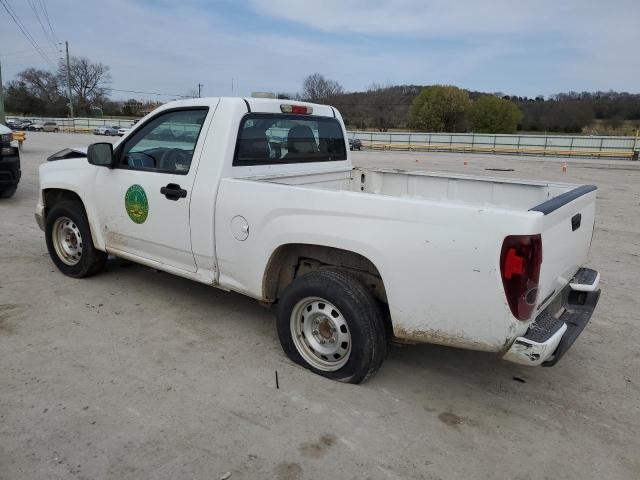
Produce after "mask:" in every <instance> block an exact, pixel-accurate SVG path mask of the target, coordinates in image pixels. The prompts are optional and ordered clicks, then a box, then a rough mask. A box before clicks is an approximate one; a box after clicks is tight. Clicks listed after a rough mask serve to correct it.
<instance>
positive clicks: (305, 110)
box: [280, 104, 313, 115]
mask: <svg viewBox="0 0 640 480" xmlns="http://www.w3.org/2000/svg"><path fill="white" fill-rule="evenodd" d="M280 111H281V112H282V113H295V114H301V115H311V114H312V113H313V107H307V106H305V105H286V104H283V105H280Z"/></svg>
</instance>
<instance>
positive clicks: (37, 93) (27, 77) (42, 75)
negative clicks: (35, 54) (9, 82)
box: [16, 68, 60, 103]
mask: <svg viewBox="0 0 640 480" xmlns="http://www.w3.org/2000/svg"><path fill="white" fill-rule="evenodd" d="M16 77H17V78H18V80H19V81H20V82H24V84H25V86H26V88H27V90H28V91H29V93H30V94H31V95H33V96H34V97H36V98H38V99H40V100H42V101H44V102H49V103H56V102H57V101H58V100H59V99H60V84H59V83H58V79H57V77H56V76H55V75H54V74H53V73H51V72H47V71H46V70H38V69H37V68H27V69H26V70H23V71H22V72H20V73H18V74H17V75H16Z"/></svg>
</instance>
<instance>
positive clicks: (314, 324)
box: [290, 297, 351, 372]
mask: <svg viewBox="0 0 640 480" xmlns="http://www.w3.org/2000/svg"><path fill="white" fill-rule="evenodd" d="M290 327H291V338H292V339H293V343H294V344H295V346H296V349H297V350H298V353H299V354H300V355H301V356H302V358H304V360H305V361H306V362H307V363H309V364H310V365H311V366H313V367H314V368H316V369H318V370H322V371H324V372H332V371H335V370H339V369H340V368H342V367H343V366H344V365H345V364H346V363H347V362H348V361H349V356H350V354H351V332H350V330H349V325H347V321H346V319H345V318H344V316H343V315H342V313H341V312H340V310H338V308H336V306H335V305H333V304H332V303H331V302H328V301H327V300H325V299H323V298H319V297H307V298H303V299H302V300H300V301H299V302H298V303H297V304H296V305H295V307H293V310H292V311H291V319H290Z"/></svg>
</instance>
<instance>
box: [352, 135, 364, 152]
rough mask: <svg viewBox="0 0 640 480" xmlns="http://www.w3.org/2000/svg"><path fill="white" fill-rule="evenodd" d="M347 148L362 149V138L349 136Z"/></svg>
mask: <svg viewBox="0 0 640 480" xmlns="http://www.w3.org/2000/svg"><path fill="white" fill-rule="evenodd" d="M349 150H362V140H360V139H359V138H350V139H349Z"/></svg>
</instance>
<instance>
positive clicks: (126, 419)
mask: <svg viewBox="0 0 640 480" xmlns="http://www.w3.org/2000/svg"><path fill="white" fill-rule="evenodd" d="M27 137H28V138H27V142H26V144H25V148H24V152H23V155H22V159H23V180H22V182H21V183H20V187H19V189H18V192H17V193H16V195H15V197H14V198H12V199H10V200H2V201H0V225H1V226H2V228H0V478H1V479H20V480H26V479H71V478H74V479H76V478H77V479H114V480H115V479H117V480H125V479H132V480H134V479H135V480H139V479H146V478H153V479H219V478H227V477H228V474H231V478H232V479H236V478H237V479H271V478H274V479H315V478H335V479H362V478H370V479H400V478H402V479H404V478H408V479H456V478H487V479H499V478H509V479H520V480H525V479H543V478H549V479H554V480H555V479H575V478H580V479H592V478H593V479H602V478H606V479H610V480H613V479H634V478H640V455H639V454H638V453H639V452H640V434H639V433H638V432H640V350H639V345H640V324H639V323H638V310H639V303H638V294H637V292H638V289H639V286H640V282H639V280H638V274H639V273H640V257H639V255H640V215H639V214H638V211H639V207H640V163H638V162H625V161H614V160H610V161H604V160H603V161H598V160H589V161H587V160H584V161H581V160H573V159H572V160H569V161H568V163H569V165H568V172H567V173H562V171H561V164H562V162H563V161H564V160H562V159H539V158H532V157H529V158H521V157H502V156H491V155H473V154H464V155H463V154H459V155H458V154H435V153H434V154H424V153H421V154H410V153H382V152H355V154H354V155H353V157H354V162H355V163H356V164H357V165H362V166H372V167H377V166H385V167H389V166H393V167H398V168H419V169H425V170H439V171H455V172H463V171H464V172H470V173H477V174H481V175H493V176H510V177H523V178H535V179H547V180H566V181H570V182H578V183H594V184H596V185H598V187H599V192H598V218H597V229H596V232H595V236H594V240H593V246H592V251H591V261H590V265H592V266H594V267H595V268H597V269H599V270H600V272H601V273H602V291H603V294H602V299H601V301H600V304H599V306H598V309H597V311H596V313H595V315H594V317H593V319H592V321H591V323H590V324H589V326H588V327H587V329H586V330H585V332H584V333H583V335H582V336H581V338H580V339H579V340H578V342H577V343H576V344H575V345H574V346H573V348H572V349H571V350H570V351H569V353H568V354H567V355H566V356H565V357H564V358H563V359H562V361H561V362H560V363H559V364H558V365H557V366H555V367H553V368H526V367H520V366H517V365H513V364H509V363H506V362H504V361H501V360H500V359H499V358H496V357H494V356H492V355H488V354H483V353H476V352H470V351H462V350H456V349H450V348H444V347H438V346H429V345H421V346H411V347H402V348H400V347H392V348H391V349H390V353H389V357H388V359H387V360H386V362H385V364H384V366H383V368H382V369H381V370H380V372H379V373H378V374H377V375H376V376H375V377H373V378H371V379H370V380H369V381H368V382H367V383H365V384H363V385H359V386H356V385H345V384H341V383H337V382H332V381H329V380H325V379H323V378H321V377H318V376H315V375H312V374H311V373H309V372H308V371H306V370H304V369H302V368H300V367H298V366H296V365H293V364H292V363H291V362H290V361H289V360H288V359H287V358H286V357H285V355H284V354H283V352H282V351H281V349H280V345H279V343H278V339H277V336H276V332H275V323H274V313H273V312H272V311H270V310H267V309H265V308H263V307H261V306H260V305H258V303H257V302H255V301H253V300H251V299H248V298H245V297H242V296H240V295H236V294H231V293H225V292H222V291H218V290H216V289H214V288H209V287H207V286H205V285H200V284H197V283H193V282H190V281H188V280H184V279H181V278H178V277H173V276H171V275H168V274H165V273H158V272H156V271H154V270H151V269H149V268H145V267H141V266H136V265H129V266H127V265H125V264H121V263H120V262H118V261H112V262H110V264H109V266H108V270H107V271H106V272H105V273H103V274H101V275H98V276H96V277H93V278H91V279H87V280H73V279H71V278H67V277H65V276H63V275H62V274H60V273H59V272H58V271H57V270H56V269H55V268H54V266H53V264H52V262H51V261H50V259H49V257H48V254H47V250H46V247H45V242H44V237H43V233H42V232H41V231H40V230H39V229H38V227H37V226H36V224H35V221H34V219H33V210H34V205H35V203H36V197H37V188H38V186H37V185H38V180H37V167H38V165H39V164H40V163H42V162H43V161H44V159H45V157H46V156H47V155H48V154H50V153H52V152H54V151H56V150H58V149H60V148H62V147H64V146H69V145H86V144H87V143H89V142H91V141H95V139H96V138H97V137H93V136H88V135H72V134H53V133H28V134H27ZM464 160H467V161H468V163H469V164H468V165H467V166H465V165H464V164H463V161H464ZM488 168H501V169H504V168H508V169H511V168H512V169H513V171H499V172H496V171H490V170H486V169H488ZM276 371H277V372H278V377H279V386H280V388H279V389H277V388H276V384H275V372H276Z"/></svg>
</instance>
